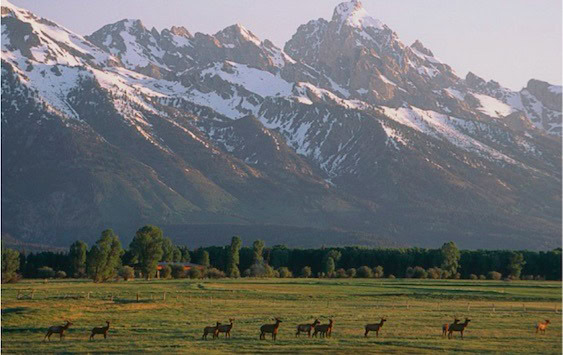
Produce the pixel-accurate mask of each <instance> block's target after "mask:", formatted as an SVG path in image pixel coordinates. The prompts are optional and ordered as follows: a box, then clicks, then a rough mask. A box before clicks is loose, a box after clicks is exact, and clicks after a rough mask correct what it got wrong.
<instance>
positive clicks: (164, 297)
mask: <svg viewBox="0 0 563 355" xmlns="http://www.w3.org/2000/svg"><path fill="white" fill-rule="evenodd" d="M162 300H163V301H166V291H164V293H163V295H162Z"/></svg>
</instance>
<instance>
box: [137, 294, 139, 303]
mask: <svg viewBox="0 0 563 355" xmlns="http://www.w3.org/2000/svg"><path fill="white" fill-rule="evenodd" d="M137 302H139V292H138V291H137Z"/></svg>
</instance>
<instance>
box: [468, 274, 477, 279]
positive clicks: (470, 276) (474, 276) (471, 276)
mask: <svg viewBox="0 0 563 355" xmlns="http://www.w3.org/2000/svg"><path fill="white" fill-rule="evenodd" d="M478 278H479V277H477V275H475V274H471V275H469V279H470V280H477V279H478Z"/></svg>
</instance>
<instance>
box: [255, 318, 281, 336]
mask: <svg viewBox="0 0 563 355" xmlns="http://www.w3.org/2000/svg"><path fill="white" fill-rule="evenodd" d="M275 319H276V323H275V324H264V325H263V326H261V327H260V340H264V339H266V333H272V339H274V340H276V336H277V335H278V329H279V327H280V323H281V322H282V321H281V320H280V319H279V318H275Z"/></svg>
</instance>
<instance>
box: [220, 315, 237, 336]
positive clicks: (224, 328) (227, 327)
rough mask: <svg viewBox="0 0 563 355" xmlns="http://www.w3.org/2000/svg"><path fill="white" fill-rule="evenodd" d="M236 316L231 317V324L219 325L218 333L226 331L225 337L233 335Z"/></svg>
mask: <svg viewBox="0 0 563 355" xmlns="http://www.w3.org/2000/svg"><path fill="white" fill-rule="evenodd" d="M234 321H235V319H234V318H229V322H230V324H224V325H219V326H218V327H217V333H225V338H230V337H231V329H233V322H234Z"/></svg>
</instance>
